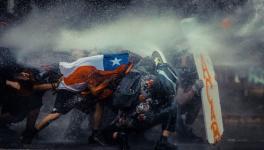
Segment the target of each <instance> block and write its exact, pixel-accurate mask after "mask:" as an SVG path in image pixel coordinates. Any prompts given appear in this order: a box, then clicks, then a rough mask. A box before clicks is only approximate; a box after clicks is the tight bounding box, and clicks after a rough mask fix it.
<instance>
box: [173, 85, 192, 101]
mask: <svg viewBox="0 0 264 150" xmlns="http://www.w3.org/2000/svg"><path fill="white" fill-rule="evenodd" d="M193 96H194V91H193V90H192V89H190V90H187V91H185V90H184V89H183V88H182V87H179V88H178V90H177V95H176V101H177V103H178V104H180V105H184V104H186V103H188V102H190V101H191V100H192V98H193Z"/></svg>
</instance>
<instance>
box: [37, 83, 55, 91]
mask: <svg viewBox="0 0 264 150" xmlns="http://www.w3.org/2000/svg"><path fill="white" fill-rule="evenodd" d="M50 89H53V85H52V83H43V84H34V85H33V90H36V91H46V90H50Z"/></svg>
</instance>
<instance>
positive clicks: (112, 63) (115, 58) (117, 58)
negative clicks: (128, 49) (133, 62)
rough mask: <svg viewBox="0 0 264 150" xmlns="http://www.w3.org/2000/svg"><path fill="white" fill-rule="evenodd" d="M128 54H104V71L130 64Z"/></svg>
mask: <svg viewBox="0 0 264 150" xmlns="http://www.w3.org/2000/svg"><path fill="white" fill-rule="evenodd" d="M128 56H129V54H128V53H119V54H104V60H103V61H104V62H103V63H104V70H107V71H111V70H115V69H116V68H117V67H118V66H120V65H122V64H128Z"/></svg>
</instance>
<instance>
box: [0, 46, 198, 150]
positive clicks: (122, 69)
mask: <svg viewBox="0 0 264 150" xmlns="http://www.w3.org/2000/svg"><path fill="white" fill-rule="evenodd" d="M101 56H102V57H103V61H104V62H103V68H100V66H99V67H98V66H96V65H94V64H92V63H93V60H94V59H98V58H101ZM110 56H111V58H110ZM119 56H120V57H119ZM108 58H109V62H105V61H106V60H107V59H108ZM191 58H192V57H191V55H190V54H188V53H183V54H179V56H178V61H177V63H178V64H179V65H178V66H177V68H172V67H171V66H170V65H169V64H167V63H164V62H163V61H162V60H159V59H156V58H154V57H153V56H147V57H141V56H140V55H137V54H134V53H131V52H121V53H120V52H117V53H113V54H109V55H100V57H99V55H96V56H86V57H83V58H79V59H78V60H76V61H74V62H72V63H60V64H56V65H53V66H51V67H47V68H46V69H45V71H44V72H43V71H40V69H39V68H33V67H29V66H25V65H21V64H19V63H18V62H17V61H16V57H15V55H14V54H12V51H10V50H9V49H7V48H1V60H0V63H1V64H0V67H1V68H0V91H1V93H2V94H1V95H0V99H1V101H0V105H1V114H0V126H1V127H4V126H8V125H10V124H12V123H17V122H20V121H22V120H24V119H25V118H26V128H25V130H24V132H23V133H22V135H21V142H22V143H24V144H30V143H31V142H32V140H33V139H34V138H35V137H36V135H37V134H38V133H39V132H40V131H41V130H42V129H44V128H45V127H47V126H48V125H49V124H50V123H52V121H54V120H56V119H58V118H59V117H60V116H62V115H66V114H67V113H68V112H70V111H71V110H72V109H78V110H80V111H82V112H84V113H86V114H88V115H90V116H91V117H90V118H91V119H90V121H91V124H92V126H91V129H90V130H91V131H92V134H91V135H90V137H89V143H98V144H101V145H107V144H113V143H115V144H118V145H119V146H120V149H122V150H126V149H129V143H128V137H127V136H128V135H129V134H132V133H139V132H142V131H146V130H147V129H150V128H152V127H154V126H156V125H161V128H162V132H161V136H160V139H159V140H158V141H157V143H156V145H155V149H156V150H159V149H175V145H173V144H170V142H168V138H169V137H170V135H171V134H172V133H177V135H178V136H181V137H182V138H190V139H195V140H201V138H200V137H198V136H196V135H195V134H194V133H193V131H192V124H193V122H194V120H195V118H196V116H197V114H198V113H199V110H200V107H201V95H200V90H201V88H202V87H203V84H202V82H201V81H200V80H198V77H197V74H196V71H195V67H193V64H191V65H190V63H192V61H191ZM123 59H124V60H125V59H126V61H123ZM90 62H92V63H90ZM96 64H98V62H96ZM99 64H100V63H99ZM190 66H191V67H190ZM107 67H108V69H107ZM109 67H110V69H109ZM69 70H70V72H69ZM46 91H53V92H54V95H55V96H56V100H55V104H54V106H53V109H52V111H51V112H50V113H49V114H48V115H46V116H45V117H44V118H42V119H41V121H39V122H37V119H38V116H39V113H40V108H41V107H42V97H43V95H44V93H45V92H46ZM106 107H108V108H110V110H111V111H112V113H113V114H114V115H113V116H112V119H111V121H108V122H107V123H104V124H107V125H106V126H102V125H101V124H102V122H105V120H104V119H103V116H104V109H105V108H106Z"/></svg>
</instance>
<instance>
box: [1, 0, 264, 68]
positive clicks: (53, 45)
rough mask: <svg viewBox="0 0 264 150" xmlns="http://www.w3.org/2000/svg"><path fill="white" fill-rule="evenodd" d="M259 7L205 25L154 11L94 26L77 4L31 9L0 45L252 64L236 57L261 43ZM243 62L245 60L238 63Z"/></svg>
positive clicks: (169, 12) (242, 9) (195, 19)
mask: <svg viewBox="0 0 264 150" xmlns="http://www.w3.org/2000/svg"><path fill="white" fill-rule="evenodd" d="M259 4H263V3H261V1H258V2H253V3H252V2H248V3H246V4H245V5H244V6H240V7H239V8H238V9H237V11H234V13H230V14H225V15H215V14H214V15H212V17H211V18H210V16H209V17H208V19H207V20H201V19H200V18H199V17H192V16H190V17H189V18H184V17H182V16H179V15H177V14H175V11H173V10H162V12H160V10H158V7H153V8H149V9H147V8H145V9H137V8H135V7H138V6H131V7H132V8H129V9H128V10H127V11H123V12H121V13H120V14H119V15H117V17H112V18H110V19H105V21H96V17H97V16H93V15H91V14H83V13H81V12H82V11H83V10H84V6H83V4H82V3H74V5H73V6H72V5H70V4H69V5H63V7H62V6H56V7H53V8H49V9H47V10H38V9H37V8H33V11H32V13H31V14H30V15H28V16H27V17H26V19H24V21H23V22H22V23H20V24H18V25H16V26H14V27H12V28H11V29H9V30H8V31H7V32H6V33H5V34H4V35H3V36H2V38H1V45H4V46H7V47H14V48H17V49H19V50H20V52H22V53H28V52H32V51H40V50H47V49H52V50H59V51H67V50H69V49H84V50H87V51H90V50H106V51H107V50H113V49H114V50H115V49H116V50H120V49H128V50H132V51H134V52H136V53H139V54H141V55H149V54H150V53H151V52H152V51H153V50H156V49H158V50H162V51H163V52H165V55H166V52H167V51H172V50H175V51H176V50H181V49H190V50H193V51H206V52H208V53H210V54H211V56H212V57H215V58H216V59H214V60H215V63H217V64H220V65H233V66H237V65H245V64H254V63H256V62H255V60H256V59H255V57H253V56H250V57H248V55H247V53H244V52H243V53H242V51H247V50H248V49H250V46H248V45H254V44H255V40H256V41H257V42H260V41H261V40H260V39H263V37H264V36H263V34H262V33H260V32H258V31H259V30H262V29H263V24H262V22H261V21H260V20H261V18H263V16H262V14H261V12H262V11H263V8H262V7H259ZM199 5H203V3H202V2H201V3H199ZM135 9H136V10H140V11H135ZM241 12H246V13H247V15H248V16H253V18H252V19H247V20H245V19H243V17H244V16H245V14H243V13H241ZM109 16H111V14H109ZM100 19H101V20H104V19H103V18H100V17H99V18H98V20H100ZM225 19H226V20H225ZM223 20H224V22H222V21H223ZM241 20H242V21H241ZM80 26H81V27H80ZM256 33H258V34H256ZM218 56H221V57H218ZM251 57H252V59H251ZM244 58H247V60H245V61H244V62H240V61H239V60H240V59H244Z"/></svg>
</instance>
